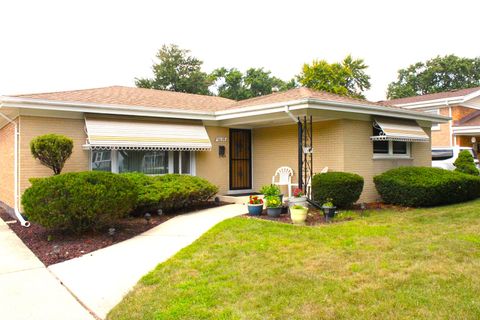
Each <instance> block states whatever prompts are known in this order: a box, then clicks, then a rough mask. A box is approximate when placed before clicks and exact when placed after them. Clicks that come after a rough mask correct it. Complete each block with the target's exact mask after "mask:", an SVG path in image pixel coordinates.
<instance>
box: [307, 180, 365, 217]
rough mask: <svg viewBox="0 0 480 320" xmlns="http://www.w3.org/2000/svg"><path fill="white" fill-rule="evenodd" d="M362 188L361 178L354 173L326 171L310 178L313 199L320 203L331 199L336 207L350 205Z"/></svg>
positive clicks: (356, 198) (358, 195) (358, 196)
mask: <svg viewBox="0 0 480 320" xmlns="http://www.w3.org/2000/svg"><path fill="white" fill-rule="evenodd" d="M362 190H363V178H362V177H361V176H359V175H358V174H355V173H348V172H326V173H319V174H316V175H314V176H313V178H312V195H313V200H314V201H315V202H317V203H320V204H322V203H325V202H327V201H331V202H333V204H334V205H335V206H337V207H341V208H346V207H350V206H351V205H352V204H354V203H355V202H356V201H357V200H358V198H360V194H361V193H362Z"/></svg>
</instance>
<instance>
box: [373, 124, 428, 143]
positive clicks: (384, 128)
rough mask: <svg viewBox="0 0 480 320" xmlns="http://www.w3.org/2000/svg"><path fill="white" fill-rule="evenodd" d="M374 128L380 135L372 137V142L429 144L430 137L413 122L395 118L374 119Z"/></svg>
mask: <svg viewBox="0 0 480 320" xmlns="http://www.w3.org/2000/svg"><path fill="white" fill-rule="evenodd" d="M374 120H375V121H374V123H373V125H374V127H375V128H377V129H379V131H380V134H379V135H377V136H372V137H370V139H371V140H372V141H403V142H429V141H430V137H429V136H428V134H427V133H426V132H425V130H423V128H422V127H420V126H419V125H418V123H417V122H416V121H415V120H407V119H395V118H375V119H374Z"/></svg>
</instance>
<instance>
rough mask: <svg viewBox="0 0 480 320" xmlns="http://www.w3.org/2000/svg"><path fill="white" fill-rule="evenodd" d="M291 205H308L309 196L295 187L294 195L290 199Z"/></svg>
mask: <svg viewBox="0 0 480 320" xmlns="http://www.w3.org/2000/svg"><path fill="white" fill-rule="evenodd" d="M288 203H289V205H290V206H294V205H297V204H298V205H301V206H303V207H306V206H307V196H306V195H305V193H304V192H303V190H302V189H300V188H295V189H293V197H291V198H290V199H289V200H288Z"/></svg>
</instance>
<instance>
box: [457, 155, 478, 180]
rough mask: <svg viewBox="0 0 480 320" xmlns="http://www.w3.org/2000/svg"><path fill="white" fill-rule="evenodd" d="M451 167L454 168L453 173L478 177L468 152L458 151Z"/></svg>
mask: <svg viewBox="0 0 480 320" xmlns="http://www.w3.org/2000/svg"><path fill="white" fill-rule="evenodd" d="M453 165H454V166H455V167H456V168H455V171H458V172H463V173H466V174H471V175H474V176H478V173H479V172H478V169H477V167H476V166H475V162H474V160H473V156H472V154H471V153H470V151H468V150H462V151H460V153H459V154H458V158H457V160H455V162H454V163H453Z"/></svg>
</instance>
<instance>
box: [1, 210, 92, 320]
mask: <svg viewBox="0 0 480 320" xmlns="http://www.w3.org/2000/svg"><path fill="white" fill-rule="evenodd" d="M0 318H1V319H8V320H32V319H35V320H65V319H69V320H73V319H75V320H77V319H78V320H88V319H94V317H93V316H92V315H91V314H90V313H89V312H88V311H87V310H86V309H85V308H84V307H83V306H82V305H81V304H80V303H79V302H78V301H77V300H76V299H75V298H74V297H73V296H72V294H71V293H70V292H68V290H67V289H66V288H65V287H63V286H62V284H61V283H60V281H59V280H58V279H57V278H56V277H55V276H54V275H53V274H52V273H51V272H50V271H48V270H47V268H46V267H45V266H44V265H43V263H42V262H40V260H38V259H37V257H36V256H35V255H34V254H33V253H32V252H31V251H30V249H28V248H27V246H25V244H24V243H23V242H22V241H21V240H20V239H19V238H18V237H17V235H16V234H15V233H14V232H13V231H12V230H10V228H9V227H8V226H7V225H6V224H5V222H4V221H3V220H2V219H0Z"/></svg>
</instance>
